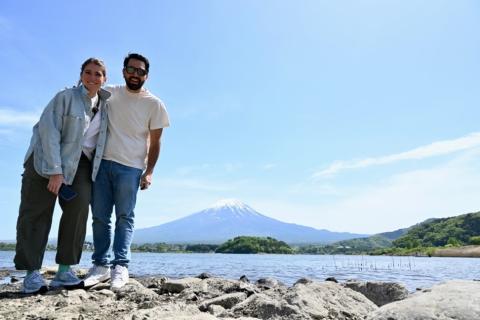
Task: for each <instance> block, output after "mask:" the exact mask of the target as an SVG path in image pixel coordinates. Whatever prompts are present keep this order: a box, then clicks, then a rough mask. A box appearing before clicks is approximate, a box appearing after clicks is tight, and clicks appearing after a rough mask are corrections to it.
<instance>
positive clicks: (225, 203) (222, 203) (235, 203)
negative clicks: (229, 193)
mask: <svg viewBox="0 0 480 320" xmlns="http://www.w3.org/2000/svg"><path fill="white" fill-rule="evenodd" d="M225 207H229V208H232V209H244V210H245V209H246V210H251V208H250V207H249V206H247V205H246V204H245V203H243V202H242V201H240V200H237V199H223V200H219V201H217V202H215V203H214V204H212V205H211V206H210V208H211V209H220V208H225Z"/></svg>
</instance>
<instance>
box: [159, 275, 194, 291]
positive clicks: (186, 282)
mask: <svg viewBox="0 0 480 320" xmlns="http://www.w3.org/2000/svg"><path fill="white" fill-rule="evenodd" d="M201 281H202V279H199V278H184V279H175V280H172V279H169V280H166V281H165V282H164V283H163V284H162V291H163V292H164V293H165V292H166V293H180V292H182V291H183V290H185V289H187V288H190V287H191V286H193V285H195V284H198V283H200V282H201Z"/></svg>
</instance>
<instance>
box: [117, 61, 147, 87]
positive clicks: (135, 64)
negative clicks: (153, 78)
mask: <svg viewBox="0 0 480 320" xmlns="http://www.w3.org/2000/svg"><path fill="white" fill-rule="evenodd" d="M123 78H125V84H126V85H127V88H128V89H129V90H131V91H140V89H141V88H142V86H143V84H144V83H145V80H147V78H148V74H147V73H146V69H145V63H144V62H143V61H140V60H137V59H130V60H128V64H127V66H126V67H125V68H123Z"/></svg>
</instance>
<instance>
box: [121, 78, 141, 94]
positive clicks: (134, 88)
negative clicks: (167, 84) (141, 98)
mask: <svg viewBox="0 0 480 320" xmlns="http://www.w3.org/2000/svg"><path fill="white" fill-rule="evenodd" d="M132 78H133V77H130V78H128V79H125V84H126V85H127V87H128V89H130V90H132V91H137V90H140V89H141V88H142V86H143V84H144V83H145V81H141V80H140V79H139V78H137V77H135V79H137V80H138V82H137V83H134V82H131V81H130V79H132Z"/></svg>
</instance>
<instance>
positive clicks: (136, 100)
mask: <svg viewBox="0 0 480 320" xmlns="http://www.w3.org/2000/svg"><path fill="white" fill-rule="evenodd" d="M105 90H107V91H110V93H111V94H112V95H111V96H110V98H109V99H108V136H107V144H106V146H105V151H104V154H103V159H106V160H111V161H115V162H118V163H121V164H123V165H126V166H129V167H134V168H138V169H142V170H143V169H145V167H146V159H147V152H148V146H149V137H150V130H153V129H160V128H165V127H168V126H169V125H170V123H169V120H168V114H167V110H166V109H165V105H164V104H163V102H162V101H161V100H160V99H158V98H157V97H155V96H154V95H153V94H151V93H150V92H149V91H148V90H146V89H142V91H141V92H139V93H131V92H129V91H128V90H127V88H126V87H125V86H124V85H122V86H107V87H106V88H105Z"/></svg>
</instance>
